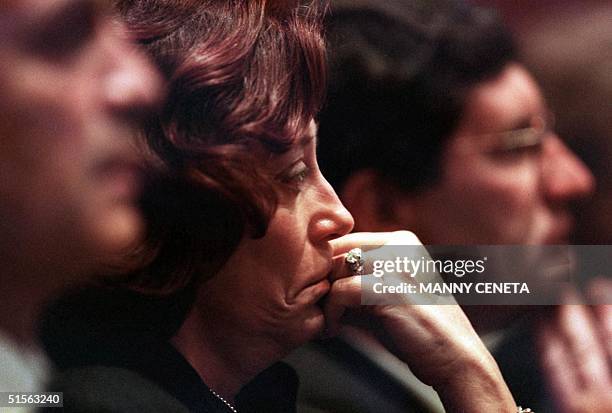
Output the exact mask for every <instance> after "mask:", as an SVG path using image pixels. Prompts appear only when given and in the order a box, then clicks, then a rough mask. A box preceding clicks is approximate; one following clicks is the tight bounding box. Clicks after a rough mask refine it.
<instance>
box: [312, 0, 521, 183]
mask: <svg viewBox="0 0 612 413" xmlns="http://www.w3.org/2000/svg"><path fill="white" fill-rule="evenodd" d="M327 34H328V53H329V61H330V66H331V71H330V75H329V77H330V83H329V88H328V100H327V103H326V105H325V106H324V108H323V110H322V112H321V113H320V115H319V146H318V157H319V164H320V166H321V170H322V171H323V173H324V175H325V176H326V177H327V179H328V180H329V181H330V182H331V184H332V185H333V186H334V187H335V188H336V190H337V191H340V190H341V189H342V186H343V184H344V182H345V180H346V179H347V178H348V177H349V176H350V175H351V174H352V173H354V172H356V171H358V170H362V169H373V170H374V171H376V172H377V173H378V174H379V175H380V176H381V177H382V178H384V179H385V180H387V181H389V182H392V183H393V184H395V185H396V186H397V187H399V188H400V189H401V190H405V191H418V190H420V189H423V188H425V187H427V186H428V185H431V184H432V183H434V181H435V180H436V179H437V177H438V173H439V162H440V159H439V158H440V155H441V152H442V149H443V146H444V143H445V140H446V139H447V138H448V137H449V135H451V133H452V132H453V130H454V129H455V128H456V127H457V124H458V122H459V120H460V118H461V116H462V112H463V107H464V104H465V98H466V95H467V93H468V92H469V90H470V88H472V87H474V86H475V85H477V84H478V83H480V82H482V81H484V80H486V79H488V78H491V77H494V76H495V75H496V74H499V73H501V71H502V70H503V68H504V67H505V66H506V65H507V63H509V62H510V61H511V60H514V59H515V50H514V45H513V41H512V39H511V36H510V34H509V33H508V31H506V30H505V29H504V28H503V26H502V25H501V24H500V22H499V21H498V20H497V18H496V17H495V15H493V14H492V13H491V12H488V11H485V10H483V9H479V8H473V7H470V6H468V5H466V4H463V3H460V2H458V1H450V0H449V1H443V0H440V1H436V0H429V1H402V0H389V1H385V2H377V1H374V0H372V1H368V0H359V1H356V2H351V1H346V2H336V4H334V3H332V9H331V13H330V15H329V17H328V19H327Z"/></svg>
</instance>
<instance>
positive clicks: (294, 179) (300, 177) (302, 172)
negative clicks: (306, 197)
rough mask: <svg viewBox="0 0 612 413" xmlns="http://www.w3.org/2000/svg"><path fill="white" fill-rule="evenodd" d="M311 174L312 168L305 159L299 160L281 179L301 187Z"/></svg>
mask: <svg viewBox="0 0 612 413" xmlns="http://www.w3.org/2000/svg"><path fill="white" fill-rule="evenodd" d="M309 175H310V168H309V167H308V165H306V164H305V163H304V162H303V161H299V162H298V163H296V164H295V165H293V166H292V167H291V169H290V170H289V171H288V172H287V173H286V174H285V175H284V177H283V178H282V179H281V181H282V182H283V183H285V184H288V185H292V186H295V187H298V188H299V187H300V186H301V185H302V184H303V183H304V182H305V181H306V179H307V178H308V176H309Z"/></svg>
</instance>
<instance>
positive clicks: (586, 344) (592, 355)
mask: <svg viewBox="0 0 612 413" xmlns="http://www.w3.org/2000/svg"><path fill="white" fill-rule="evenodd" d="M558 327H559V332H560V334H561V335H562V339H563V340H564V341H565V344H566V346H567V349H568V351H569V353H570V354H569V355H570V357H572V359H573V360H574V363H575V366H574V368H575V369H576V372H577V374H578V375H579V378H580V380H581V383H582V385H583V386H591V385H594V384H597V383H601V382H603V381H607V380H608V361H607V357H606V354H605V352H604V349H603V346H602V345H601V343H600V341H599V337H598V334H597V330H596V323H595V319H594V317H593V315H592V314H591V312H590V311H589V308H588V307H586V306H584V305H563V306H560V307H559V318H558Z"/></svg>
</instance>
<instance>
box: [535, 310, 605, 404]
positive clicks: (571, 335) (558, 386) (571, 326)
mask: <svg viewBox="0 0 612 413" xmlns="http://www.w3.org/2000/svg"><path fill="white" fill-rule="evenodd" d="M600 310H601V309H600ZM599 330H600V323H599V322H598V319H597V317H596V316H595V313H594V312H593V311H591V308H590V307H588V306H586V305H562V306H559V307H558V310H557V313H556V314H555V316H554V319H552V320H548V321H544V322H543V323H542V324H541V325H540V326H539V329H538V331H537V333H538V340H537V342H538V347H539V350H540V351H539V355H540V360H541V362H542V370H543V373H544V376H545V378H546V381H547V382H548V384H549V385H550V388H551V391H552V392H553V395H554V397H555V399H556V400H557V402H558V403H559V406H560V411H563V412H568V413H578V412H586V411H589V412H590V411H595V410H588V409H587V410H584V409H585V406H587V405H588V406H597V407H598V409H600V408H601V409H603V410H597V411H612V393H610V388H612V370H611V368H610V359H609V355H608V354H607V353H606V350H605V345H604V341H602V340H601V334H600V332H599ZM606 409H607V410H606Z"/></svg>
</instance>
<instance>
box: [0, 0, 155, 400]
mask: <svg viewBox="0 0 612 413" xmlns="http://www.w3.org/2000/svg"><path fill="white" fill-rule="evenodd" d="M105 3H106V2H104V1H98V0H56V1H44V0H19V1H8V2H7V1H3V2H2V3H0V226H1V228H0V284H1V285H2V288H1V289H0V391H37V390H40V389H41V385H42V381H44V380H45V376H46V374H47V373H46V369H47V366H46V365H45V360H44V357H43V356H42V355H41V354H40V353H39V350H38V348H37V343H36V339H35V336H36V334H35V325H36V319H37V317H38V314H39V311H40V310H41V307H42V306H43V305H44V303H45V302H46V301H47V299H49V298H51V297H52V296H53V295H54V294H55V293H57V292H58V290H59V289H61V288H62V287H63V286H65V285H66V284H67V283H70V282H71V281H75V280H77V279H79V278H80V277H82V276H83V275H84V274H87V273H88V272H92V271H93V270H94V268H95V266H96V265H97V263H96V261H98V260H99V259H100V258H101V257H105V256H108V255H109V254H114V253H118V252H119V251H121V250H122V249H123V248H126V247H128V246H129V245H130V244H131V243H132V242H134V240H135V239H136V238H137V237H138V235H139V233H140V232H141V230H142V222H141V217H140V213H139V211H138V210H137V208H136V207H135V200H136V197H137V195H138V192H139V186H140V183H139V176H138V175H139V166H138V163H139V159H138V158H137V157H136V153H135V152H134V150H133V147H132V144H131V142H130V140H131V139H132V138H133V127H134V126H135V124H136V122H137V121H138V120H139V118H140V117H141V116H143V115H144V114H145V113H147V112H148V111H149V110H150V109H151V108H152V106H153V105H155V104H156V103H157V100H158V98H159V97H160V85H159V80H158V75H157V73H156V72H155V71H154V70H153V68H152V66H150V65H149V63H148V62H147V61H146V60H145V59H144V58H143V57H142V56H141V55H140V54H139V53H138V52H137V51H136V50H135V49H134V48H133V47H132V46H130V45H129V44H128V43H127V42H126V41H125V40H124V39H123V38H122V32H121V27H120V26H119V25H118V24H116V23H115V21H114V20H113V19H112V16H111V14H110V11H109V10H108V9H107V5H105Z"/></svg>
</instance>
